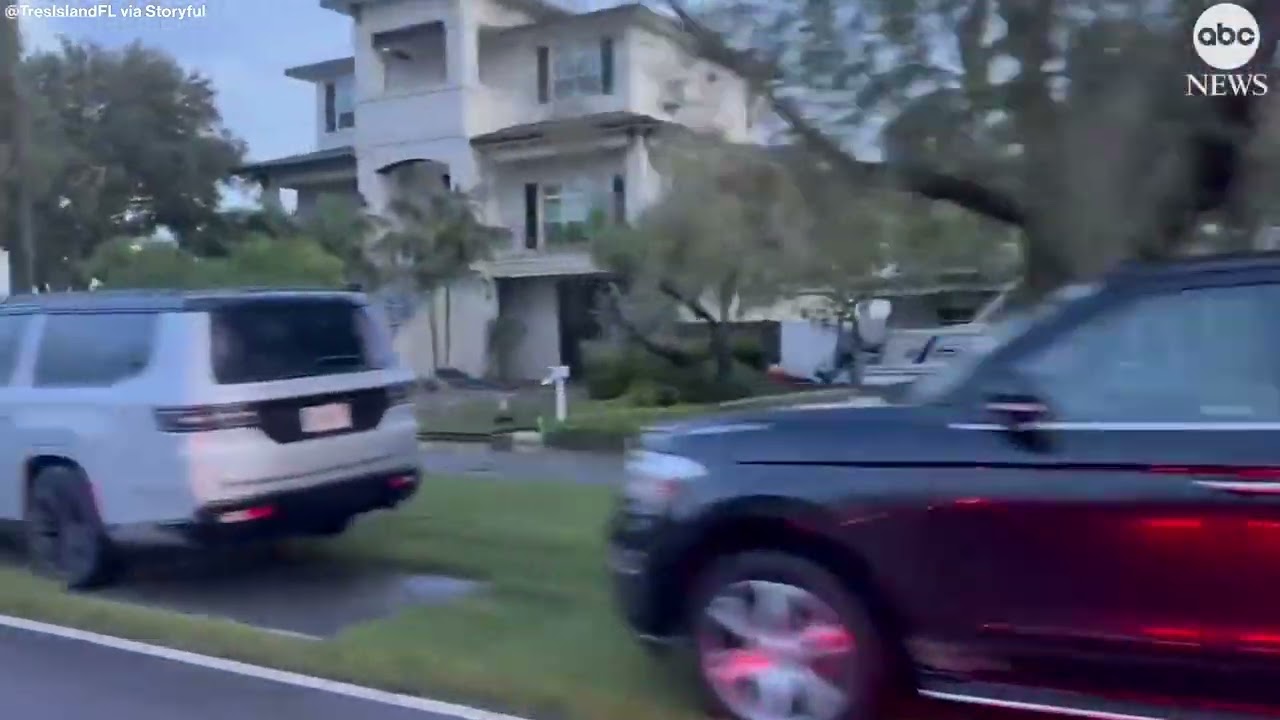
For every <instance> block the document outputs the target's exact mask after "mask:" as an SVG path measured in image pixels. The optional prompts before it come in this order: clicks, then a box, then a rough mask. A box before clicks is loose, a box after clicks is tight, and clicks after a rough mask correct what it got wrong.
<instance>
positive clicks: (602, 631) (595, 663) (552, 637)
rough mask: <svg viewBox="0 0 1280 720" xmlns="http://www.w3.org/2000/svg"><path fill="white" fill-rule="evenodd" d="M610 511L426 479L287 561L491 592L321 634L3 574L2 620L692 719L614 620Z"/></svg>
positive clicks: (363, 675)
mask: <svg viewBox="0 0 1280 720" xmlns="http://www.w3.org/2000/svg"><path fill="white" fill-rule="evenodd" d="M608 503H609V490H608V489H607V488H600V487H586V486H581V485H562V484H550V483H545V484H544V483H505V482H501V481H492V480H483V481H477V480H466V479H455V478H430V479H429V480H428V481H427V483H426V484H425V485H424V487H423V490H422V492H421V493H420V494H419V495H418V497H417V498H415V500H414V501H413V502H412V503H411V504H410V505H408V506H407V507H405V508H402V509H400V510H397V511H395V512H393V513H386V514H383V515H380V516H377V517H371V518H369V519H366V520H365V521H364V522H362V523H359V524H357V525H356V527H355V528H354V529H353V531H352V532H351V533H350V534H349V535H348V536H346V537H343V538H341V539H339V540H336V541H331V542H328V543H319V542H318V543H304V544H300V545H298V546H296V547H293V548H290V549H289V552H295V553H302V554H305V555H307V556H308V557H307V559H308V560H314V561H320V562H332V563H361V564H369V563H371V564H386V565H390V566H395V567H397V568H403V569H406V570H417V571H440V572H448V573H455V574H458V575H464V576H469V577H476V578H483V579H486V580H488V581H490V582H491V583H492V589H491V591H489V592H487V593H482V594H479V595H477V596H475V597H474V598H473V599H471V600H467V601H463V602H461V603H459V604H456V605H452V606H446V607H431V608H419V609H414V610H411V611H408V612H406V613H404V614H402V615H400V616H398V617H394V618H391V619H387V620H382V621H376V622H373V623H369V624H367V625H363V626H358V627H357V628H355V629H352V630H350V631H349V632H347V633H346V634H344V635H341V636H339V637H338V638H336V639H334V640H331V641H325V642H319V643H317V642H313V641H307V640H295V639H292V638H289V637H282V636H279V635H275V634H270V633H266V632H260V631H256V630H254V629H252V628H249V627H246V626H243V625H237V624H235V623H231V622H223V621H216V620H210V619H205V618H196V617H189V616H183V615H178V614H174V613H168V612H164V611H158V610H151V609H142V608H138V607H133V606H128V605H123V604H120V603H117V602H112V601H106V600H100V599H95V598H94V597H92V596H91V595H72V594H67V593H64V592H61V591H60V590H58V589H57V588H55V587H54V586H52V585H50V584H49V583H46V582H43V581H40V580H37V579H35V578H33V577H31V576H30V575H28V574H27V573H25V572H24V571H21V570H17V569H4V570H0V613H5V614H10V615H20V616H23V617H29V618H35V619H39V620H46V621H51V622H56V623H61V624H66V625H72V626H75V627H81V628H86V629H90V630H96V631H99V632H106V633H110V634H115V635H121V636H125V637H129V638H134V639H139V640H144V641H150V642H155V643H159V644H163V645H168V646H174V647H180V648H184V649H189V650H194V651H197V652H203V653H209V654H214V655H220V656H225V657H230V658H235V659H239V660H244V661H248V662H254V663H261V664H269V665H273V666H279V667H283V668H287V669H291V670H297V671H301V672H306V673H312V674H316V675H321V676H325V677H331V678H336V679H341V680H347V681H352V682H358V683H363V684H369V685H374V686H377V687H381V688H386V689H389V690H395V691H401V692H409V693H416V694H424V695H430V696H432V697H439V698H445V699H451V700H455V701H461V702H469V703H476V704H480V705H483V706H486V707H491V708H495V709H501V710H506V711H511V712H519V713H528V714H533V715H536V716H538V717H552V718H565V719H566V720H574V719H575V718H576V719H583V720H587V719H589V720H647V719H649V718H661V719H662V720H679V719H680V718H692V717H695V714H694V713H693V712H692V711H691V707H692V700H691V697H692V696H691V692H690V690H689V689H688V686H687V683H686V682H685V681H684V680H683V679H682V678H683V677H684V676H683V675H682V674H680V673H678V672H676V671H675V670H674V669H672V668H671V667H669V665H668V664H666V663H660V662H657V661H655V660H654V659H652V658H651V657H649V656H648V655H647V654H646V653H645V652H644V651H643V650H642V649H641V648H640V647H638V646H637V644H636V643H635V642H634V641H633V640H632V639H631V638H630V637H629V636H628V635H627V633H626V631H625V630H624V628H623V627H622V625H621V624H620V622H619V621H618V620H617V619H616V618H615V615H614V612H613V605H612V602H611V600H610V597H609V592H610V589H609V586H608V584H607V577H606V573H605V570H604V568H603V562H604V548H603V535H602V533H603V525H604V521H605V516H606V512H607V507H608Z"/></svg>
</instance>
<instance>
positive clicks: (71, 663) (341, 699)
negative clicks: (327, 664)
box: [0, 627, 516, 720]
mask: <svg viewBox="0 0 1280 720" xmlns="http://www.w3.org/2000/svg"><path fill="white" fill-rule="evenodd" d="M195 657H197V658H199V657H200V656H195ZM206 660H208V661H211V662H210V663H209V664H212V665H217V664H219V663H220V662H222V661H218V660H216V659H214V658H207V659H206ZM227 665H231V664H230V663H227ZM0 667H2V668H4V672H2V673H0V698H2V700H0V702H3V707H4V710H3V715H4V717H11V718H15V719H19V718H20V719H21V720H67V718H96V719H98V720H173V719H174V718H183V719H184V720H226V718H244V719H245V720H258V718H271V719H272V720H352V718H360V720H516V719H514V718H507V717H504V716H500V715H498V714H496V713H485V712H483V711H477V710H473V709H471V708H457V711H456V712H451V711H449V710H448V706H445V705H444V704H443V703H441V704H440V706H441V708H440V709H441V710H442V712H431V711H428V710H423V709H418V708H420V707H423V706H431V705H432V703H430V702H429V701H427V702H423V703H418V704H417V705H418V707H412V706H410V707H402V706H398V705H396V704H392V703H394V702H396V699H397V698H400V697H401V696H390V695H389V694H386V696H387V697H390V698H391V700H389V701H378V700H374V699H366V698H365V697H352V694H360V693H352V692H350V691H349V690H346V691H344V689H345V688H351V687H352V686H341V685H338V684H336V683H335V684H330V687H333V688H337V690H338V691H332V690H326V689H321V687H317V686H323V685H324V683H323V681H318V680H314V679H307V678H304V680H314V682H312V683H311V684H312V685H315V686H313V687H304V686H300V685H299V684H298V682H297V680H296V678H303V677H304V676H289V675H288V674H282V675H281V676H283V677H286V678H289V679H286V680H284V681H280V680H279V679H278V678H277V679H271V677H270V676H271V675H272V673H271V672H270V671H265V672H257V671H256V670H251V671H250V672H253V673H254V674H257V675H259V676H258V677H255V676H252V675H249V674H243V673H236V672H228V671H226V670H223V669H218V668H216V667H206V666H200V665H193V664H188V663H183V662H177V661H175V660H172V659H166V658H163V657H155V656H152V655H150V654H139V653H137V652H129V651H126V650H121V649H117V648H113V647H104V646H101V645H96V644H92V643H89V642H84V641H81V640H75V639H68V638H65V637H56V636H50V635H46V634H40V633H35V632H30V631H27V630H19V629H14V628H11V627H0ZM244 667H248V666H244ZM368 694H369V695H374V696H377V697H383V695H381V694H377V693H368ZM405 704H408V705H413V703H412V702H408V703H405Z"/></svg>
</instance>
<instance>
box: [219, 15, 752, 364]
mask: <svg viewBox="0 0 1280 720" xmlns="http://www.w3.org/2000/svg"><path fill="white" fill-rule="evenodd" d="M319 2H320V5H321V6H322V7H324V8H326V9H329V10H332V11H335V12H339V13H343V14H345V15H347V16H348V17H350V19H351V44H352V56H351V57H345V58H339V59H334V60H326V61H324V62H317V63H313V64H309V65H304V66H301V67H294V68H290V69H288V70H286V71H285V74H286V75H288V76H289V77H291V78H295V79H298V80H301V81H304V82H309V83H313V84H314V85H315V116H316V127H315V150H314V151H313V152H309V153H306V154H302V155H296V156H292V157H286V158H279V159H273V160H266V161H262V162H255V163H252V164H250V165H247V166H245V167H243V168H241V169H240V170H239V171H238V172H239V173H240V174H241V175H243V176H246V177H250V178H253V179H254V180H255V181H256V182H258V183H260V184H261V186H262V187H263V190H264V197H265V198H267V199H268V201H270V199H271V198H278V193H279V190H280V189H281V188H286V189H292V190H295V191H296V192H297V197H298V212H306V211H307V209H308V208H309V207H310V206H311V205H312V204H313V203H314V202H315V199H316V198H317V197H319V196H320V195H321V194H322V193H352V194H354V193H358V194H359V195H360V196H361V197H363V199H364V202H365V203H366V205H367V206H368V207H369V208H370V209H372V210H373V211H375V212H377V211H378V210H379V209H382V208H385V206H386V203H387V200H388V198H387V196H388V193H389V192H390V190H391V187H392V185H391V179H390V178H391V175H392V174H393V173H394V171H395V169H396V168H400V167H404V165H405V164H406V163H420V164H425V165H419V167H426V168H427V169H428V170H430V171H431V172H435V173H438V174H439V176H440V178H441V182H442V183H445V184H447V185H450V186H452V187H456V188H461V189H464V190H467V191H468V192H470V193H472V194H473V196H474V197H475V198H476V199H477V201H478V203H479V204H480V206H481V212H482V215H483V217H482V220H483V221H484V222H486V223H488V224H490V225H495V226H501V227H504V228H507V229H509V230H510V237H511V241H510V245H509V246H506V247H502V248H500V251H499V252H498V253H497V255H496V256H495V258H494V259H493V260H492V261H491V262H487V263H485V264H484V266H483V267H480V268H478V270H479V271H480V273H479V274H478V276H477V277H476V278H474V279H467V280H465V281H460V282H459V283H457V284H455V286H454V287H453V291H452V293H451V297H452V303H451V304H452V315H453V317H452V318H451V328H452V332H451V334H452V343H451V350H450V352H449V357H447V358H441V361H440V362H439V363H438V365H440V366H441V367H454V368H458V369H460V370H462V371H464V372H467V373H469V374H472V375H477V376H478V375H484V374H502V375H505V376H507V377H513V378H539V377H542V376H544V375H545V374H546V370H547V367H548V366H550V365H558V364H567V365H571V366H573V365H577V363H578V359H579V350H578V345H579V343H580V342H581V341H582V340H583V339H585V338H589V337H590V336H591V335H592V334H593V333H595V332H596V331H597V329H596V328H595V323H594V318H593V315H592V313H591V310H592V307H591V304H592V297H593V294H594V291H593V287H594V285H593V282H598V281H599V278H600V277H601V274H600V271H599V268H597V267H596V266H595V265H594V264H593V262H592V259H591V256H590V253H589V250H588V242H587V239H586V238H584V237H583V232H582V231H583V227H584V221H585V220H586V219H587V217H588V215H589V214H590V213H592V212H593V211H596V210H601V211H604V212H606V213H607V215H608V216H610V217H613V218H616V219H619V220H621V219H630V218H634V217H635V216H636V214H637V213H639V212H640V211H641V210H642V209H643V208H644V207H645V206H646V205H648V204H649V203H652V202H653V201H654V200H655V199H656V198H657V197H658V196H659V194H660V193H661V191H662V187H663V182H662V178H660V177H659V176H658V173H657V172H656V171H655V169H654V167H653V165H652V164H651V162H650V153H651V152H652V150H653V148H654V147H655V146H656V145H657V144H659V143H661V142H662V140H663V138H664V137H669V136H670V134H671V133H678V132H685V131H688V130H693V131H697V132H704V133H705V132H711V133H716V134H719V135H721V136H723V137H724V138H726V139H728V140H731V141H736V142H747V141H753V140H754V139H755V137H756V134H757V127H756V121H755V116H756V111H757V109H758V103H756V101H755V100H754V99H753V98H752V97H751V96H750V93H749V91H748V88H747V85H746V83H744V82H743V81H742V79H741V78H739V77H737V76H735V75H734V74H732V73H731V72H729V71H728V70H726V69H725V68H723V67H720V66H717V65H714V64H711V63H709V62H706V61H704V60H701V59H699V58H697V57H696V56H695V55H694V54H692V53H691V52H690V44H689V41H688V38H687V37H685V36H684V35H683V34H682V33H681V31H680V29H679V28H678V27H677V26H676V25H675V24H674V23H672V22H671V21H670V20H669V19H668V18H666V17H664V16H662V15H659V14H657V13H654V12H653V11H651V10H648V9H646V8H644V7H643V6H641V5H638V4H632V5H623V6H621V7H614V8H610V9H607V10H598V11H594V12H572V11H568V10H565V9H563V8H561V7H559V6H557V5H553V4H551V3H549V2H546V1H545V0H362V1H361V0H319ZM437 305H440V304H439V303H437ZM438 312H439V313H442V312H443V309H442V308H438ZM419 315H420V316H421V317H415V318H414V320H413V321H411V322H410V324H409V325H408V326H407V327H406V328H405V329H404V330H402V332H401V333H400V337H399V340H398V342H399V344H400V349H401V352H402V353H403V354H404V356H405V357H406V358H407V359H408V360H409V361H410V362H411V363H412V364H413V365H414V366H415V368H417V369H418V370H419V372H420V373H422V374H424V375H427V374H430V370H431V368H432V367H433V365H434V364H433V362H432V358H431V354H430V353H431V351H430V342H429V341H428V339H427V338H428V334H427V330H426V317H425V316H424V315H425V314H423V313H420V314H419ZM498 318H502V321H501V322H499V323H497V324H498V325H499V326H501V327H503V328H504V331H503V332H504V334H505V335H506V338H507V339H506V340H505V341H503V342H501V343H497V344H496V345H498V346H496V347H491V343H490V339H491V335H492V334H493V332H492V328H493V327H494V324H495V321H496V319H498ZM442 327H443V325H442Z"/></svg>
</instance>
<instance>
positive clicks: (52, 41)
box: [0, 0, 351, 160]
mask: <svg viewBox="0 0 1280 720" xmlns="http://www.w3.org/2000/svg"><path fill="white" fill-rule="evenodd" d="M10 3H16V4H20V5H21V4H25V5H29V6H31V7H36V8H50V7H53V6H56V5H63V6H73V5H75V6H80V7H89V6H93V5H98V4H103V3H101V1H100V0H0V4H10ZM105 4H109V5H111V6H113V8H114V9H115V10H116V14H117V17H115V18H102V17H99V18H57V19H52V18H33V17H30V16H27V17H24V18H23V19H21V20H20V23H21V25H22V28H23V33H24V36H25V38H26V40H27V42H28V43H29V45H30V46H32V47H34V48H47V47H54V46H56V43H57V36H59V35H66V36H68V37H70V38H72V39H83V40H91V41H94V42H97V43H100V44H102V45H104V46H107V47H120V46H123V45H127V44H128V43H130V42H133V41H135V40H139V41H141V42H143V43H145V44H146V45H148V46H151V47H156V48H161V49H163V50H165V51H167V52H169V53H170V54H171V55H173V56H174V57H175V58H176V59H177V60H178V62H179V63H181V64H182V65H183V66H184V67H185V68H187V69H189V70H195V71H198V72H200V73H201V74H203V75H205V76H207V77H208V78H210V79H211V80H212V81H213V84H214V87H215V88H216V89H217V91H218V106H219V110H221V112H222V117H223V121H224V122H225V123H226V125H227V127H229V128H230V129H231V131H232V132H234V133H235V134H236V135H238V136H239V137H240V138H242V139H244V140H245V141H246V142H247V143H248V144H249V157H250V159H253V160H265V159H270V158H273V157H279V156H282V155H289V154H292V153H298V152H307V151H309V150H313V149H314V144H315V106H314V104H313V99H314V97H315V96H314V94H313V93H314V90H313V88H312V87H311V85H310V84H309V83H306V82H303V81H300V80H292V79H290V78H286V77H285V76H284V70H285V68H288V67H293V66H295V65H305V64H307V63H311V62H316V61H319V60H328V59H330V58H336V57H344V56H348V55H350V54H351V34H350V27H351V26H350V19H349V18H347V17H346V16H344V15H340V14H338V13H336V12H332V11H329V10H324V9H321V7H320V3H319V0H205V1H204V2H201V1H200V0H194V1H190V0H182V1H179V0H107V1H106V3H105ZM131 5H132V6H135V7H139V8H145V7H146V6H148V5H154V6H166V7H172V8H186V7H188V6H190V7H193V8H196V9H203V11H204V17H190V18H187V19H183V20H165V19H145V18H126V17H123V16H122V13H123V11H124V8H126V7H128V6H131Z"/></svg>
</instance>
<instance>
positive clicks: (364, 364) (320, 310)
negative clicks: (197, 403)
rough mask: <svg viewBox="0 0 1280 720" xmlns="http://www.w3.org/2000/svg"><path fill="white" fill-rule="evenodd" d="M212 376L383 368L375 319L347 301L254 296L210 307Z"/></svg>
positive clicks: (222, 379)
mask: <svg viewBox="0 0 1280 720" xmlns="http://www.w3.org/2000/svg"><path fill="white" fill-rule="evenodd" d="M210 316H211V321H212V332H213V338H212V341H213V342H212V351H213V358H212V361H213V375H214V379H215V380H217V382H219V383H221V384H224V385H231V384H237V383H251V382H268V381H272V380H285V379H288V378H301V377H311V376H316V375H330V374H334V373H351V372H363V371H366V370H371V369H375V368H378V367H382V366H383V365H384V364H385V363H386V361H387V357H386V352H384V350H383V348H382V346H383V344H384V343H385V340H384V338H383V337H382V336H381V335H380V330H379V329H378V328H377V325H376V321H375V320H374V319H373V317H372V316H370V315H369V313H367V312H366V311H365V309H364V308H363V307H361V306H360V305H356V304H354V303H352V302H350V301H348V300H341V299H338V300H334V299H290V300H275V299H271V300H250V301H246V302H243V303H237V304H235V305H231V306H228V307H224V308H218V309H215V310H213V311H211V312H210Z"/></svg>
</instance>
